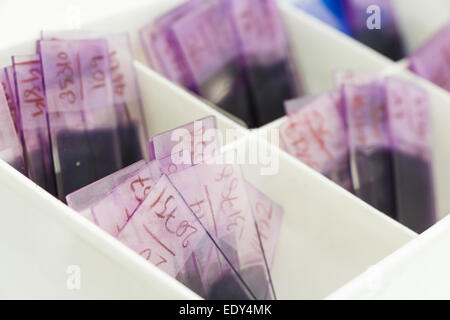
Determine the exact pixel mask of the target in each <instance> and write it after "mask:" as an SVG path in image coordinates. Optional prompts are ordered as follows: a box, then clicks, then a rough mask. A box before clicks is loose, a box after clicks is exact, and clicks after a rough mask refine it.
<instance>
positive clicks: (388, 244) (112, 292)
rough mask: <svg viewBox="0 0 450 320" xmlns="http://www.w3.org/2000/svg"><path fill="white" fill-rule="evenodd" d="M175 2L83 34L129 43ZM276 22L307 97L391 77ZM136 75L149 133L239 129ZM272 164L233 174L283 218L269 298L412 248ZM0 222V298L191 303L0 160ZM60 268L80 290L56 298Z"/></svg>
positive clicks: (323, 289)
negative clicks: (210, 123)
mask: <svg viewBox="0 0 450 320" xmlns="http://www.w3.org/2000/svg"><path fill="white" fill-rule="evenodd" d="M178 2H180V1H164V0H161V1H157V0H154V1H152V2H151V3H150V4H149V5H147V6H143V7H142V8H138V9H134V10H131V11H129V12H127V11H123V12H121V13H120V15H118V16H116V17H111V18H107V19H102V20H100V21H97V22H92V23H91V24H89V25H87V26H86V27H87V28H94V29H97V30H100V29H102V28H104V30H107V31H110V32H112V31H124V30H127V31H130V32H132V33H133V34H134V35H135V32H136V30H137V29H138V27H140V26H142V25H144V24H145V23H147V22H148V21H150V20H151V19H152V17H155V16H157V14H159V13H160V12H163V11H165V10H168V9H169V7H171V6H173V5H174V4H175V3H178ZM283 15H284V18H285V21H286V24H287V26H288V28H289V30H290V34H291V37H292V41H293V49H294V52H295V58H296V61H297V62H298V64H299V65H300V66H301V67H302V68H303V69H302V71H303V77H304V79H305V87H306V89H307V91H308V92H311V93H312V92H318V91H322V90H325V89H327V88H329V87H330V86H331V72H332V71H333V70H334V69H335V68H341V67H342V68H344V67H345V68H349V67H354V68H363V69H372V70H380V69H382V68H386V67H389V66H390V62H389V61H388V60H387V59H385V58H383V57H381V56H380V55H378V54H376V53H375V52H373V51H371V50H368V49H366V48H365V47H363V46H361V45H359V44H358V43H357V42H356V41H353V40H351V39H348V38H347V37H345V36H343V35H341V34H339V33H337V32H334V31H333V30H332V29H331V28H329V27H327V26H325V25H323V24H321V23H319V22H316V21H315V20H314V19H312V18H310V17H309V16H307V15H305V14H302V13H301V12H299V11H298V10H295V9H291V8H290V7H289V6H285V5H284V4H283ZM9 27H11V26H9ZM37 34H38V30H36V35H37ZM133 39H134V46H135V47H136V48H137V47H138V46H137V38H136V37H135V36H134V37H133ZM32 40H34V39H31V38H30V44H26V45H20V44H19V45H15V44H14V45H12V46H11V47H10V48H5V49H4V50H3V51H2V52H1V53H0V62H6V61H7V60H8V58H9V57H8V56H9V55H11V54H12V53H15V54H20V53H27V52H30V51H29V50H32V48H33V44H32V43H31V41H32ZM138 57H139V55H138ZM140 57H142V56H140ZM319 60H320V62H318V61H319ZM136 67H137V71H138V78H139V83H140V86H141V92H142V96H143V101H144V107H145V115H146V121H147V124H148V127H149V133H150V134H154V133H158V132H161V131H163V130H167V129H170V128H173V127H176V126H178V125H180V124H183V123H185V122H189V121H192V120H194V119H197V118H200V117H204V116H205V115H209V114H214V115H216V117H217V119H218V123H219V127H220V129H221V130H224V129H226V128H236V129H238V130H243V129H242V128H241V127H239V125H238V124H236V123H235V122H233V121H232V120H229V119H228V118H226V117H224V116H222V115H221V114H220V113H218V112H216V111H214V110H213V109H212V108H211V107H210V106H208V105H207V104H205V103H203V102H202V101H200V100H198V99H197V98H195V97H194V96H193V95H191V94H189V93H187V92H186V91H184V90H182V89H180V88H179V87H177V86H175V85H173V84H171V83H169V82H168V81H166V80H165V79H163V78H162V77H161V76H159V75H157V74H155V73H154V72H152V71H151V70H149V69H148V68H147V67H145V66H144V65H142V64H140V63H139V62H136ZM442 131H445V130H444V128H442ZM240 132H242V134H243V135H244V136H245V135H246V131H240ZM249 143H250V144H255V143H260V144H261V148H263V149H264V150H266V151H267V152H276V151H278V149H275V148H274V147H272V146H270V145H268V144H267V143H266V142H264V141H259V140H255V138H254V137H251V136H246V137H244V138H243V140H240V141H238V142H237V144H245V145H247V144H249ZM443 143H444V141H442V144H443ZM445 159H446V158H443V160H442V161H444V160H445ZM279 161H280V163H279V168H280V170H279V172H278V173H277V174H276V175H275V176H261V175H260V171H259V169H260V168H259V167H258V166H253V165H246V166H244V173H245V175H246V177H247V178H248V179H249V180H250V181H251V182H253V183H255V184H256V185H257V186H258V187H259V188H261V189H262V190H263V191H264V192H265V193H267V194H268V195H269V196H270V197H272V198H273V199H274V200H275V201H277V202H278V203H279V204H280V205H282V206H283V207H284V209H285V219H284V222H283V226H282V230H281V239H280V243H279V248H278V251H277V255H276V258H275V264H274V268H273V277H274V283H275V287H276V290H277V294H278V297H279V298H286V299H300V298H304V299H316V298H317V299H321V298H325V297H326V296H328V295H330V294H332V293H333V292H334V291H336V290H337V289H339V288H340V287H341V286H343V285H345V284H346V283H347V282H348V281H350V280H352V279H353V278H355V277H356V276H358V275H360V274H361V273H363V272H364V271H365V270H366V269H367V268H368V267H369V266H371V265H374V264H376V263H377V262H378V261H380V260H381V259H382V258H384V257H386V256H387V255H389V254H391V253H392V252H394V251H395V250H397V249H398V248H400V247H402V246H403V245H404V244H406V243H408V242H409V241H410V240H411V239H414V238H415V237H416V234H415V233H413V232H411V231H410V230H408V229H406V228H404V227H403V226H401V225H399V224H398V223H396V222H395V221H393V220H391V219H389V218H388V217H386V216H384V215H383V214H381V213H379V212H378V211H376V210H374V209H373V208H371V207H370V206H369V205H367V204H365V203H363V202H362V201H360V200H358V199H357V198H355V197H354V196H352V195H351V194H349V193H347V192H346V191H344V190H343V189H341V188H340V187H338V186H336V185H335V184H333V183H331V182H330V181H328V180H327V179H326V178H324V177H322V176H321V175H319V174H318V173H316V172H314V171H312V170H310V169H309V168H307V167H306V166H304V165H303V164H301V163H300V162H298V161H296V160H295V159H293V158H292V157H290V156H288V155H286V154H284V153H280V157H279ZM0 213H1V215H2V223H1V224H0V243H1V245H0V254H1V255H2V263H1V264H0V283H1V286H0V297H4V298H19V297H20V298H160V299H169V298H188V299H190V298H196V297H197V296H196V295H195V294H193V293H192V292H191V291H189V290H188V289H186V288H185V287H184V286H182V285H181V284H179V283H178V282H177V281H175V280H173V279H171V278H170V277H168V276H166V275H165V274H163V273H162V272H160V271H159V270H158V269H157V268H155V267H154V266H152V265H151V264H149V263H147V262H146V261H145V260H144V259H142V258H141V257H139V256H138V255H137V254H135V253H134V252H132V251H131V250H129V249H127V248H126V247H125V246H124V245H122V244H121V243H119V242H118V241H117V240H115V239H114V238H112V237H110V236H109V235H107V234H106V233H104V232H103V231H101V230H100V229H98V228H97V227H96V226H94V225H92V224H91V223H90V222H88V221H86V220H84V219H83V218H82V217H80V216H79V215H78V214H77V213H76V212H74V211H73V210H71V209H70V208H68V207H67V206H65V205H63V204H62V203H61V202H59V201H58V200H56V199H54V198H53V197H51V196H50V195H49V194H47V193H46V192H44V191H43V190H42V189H40V188H39V187H37V186H36V185H34V184H33V183H32V182H31V181H29V180H28V179H26V178H25V177H23V176H21V175H20V174H18V173H17V172H15V171H14V170H13V169H12V168H10V167H9V166H8V165H6V164H5V163H4V162H1V161H0ZM71 265H76V266H79V267H80V270H81V289H80V290H69V289H68V288H67V285H66V282H67V279H68V277H69V275H68V274H66V270H67V268H68V267H69V266H71Z"/></svg>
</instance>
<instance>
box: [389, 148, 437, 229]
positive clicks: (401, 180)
mask: <svg viewBox="0 0 450 320" xmlns="http://www.w3.org/2000/svg"><path fill="white" fill-rule="evenodd" d="M394 165H395V183H396V184H395V185H396V196H397V219H398V221H399V222H400V223H402V224H404V225H406V226H407V227H408V228H410V229H412V230H414V231H416V232H418V233H421V232H423V231H425V230H427V229H428V228H429V227H431V226H432V225H433V224H434V223H435V222H436V216H435V199H434V192H433V175H432V169H431V166H430V163H429V162H428V161H425V160H423V159H422V158H420V157H417V156H411V155H408V154H406V153H403V152H399V151H395V152H394Z"/></svg>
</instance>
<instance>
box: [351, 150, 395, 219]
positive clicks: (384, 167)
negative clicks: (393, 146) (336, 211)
mask: <svg viewBox="0 0 450 320" xmlns="http://www.w3.org/2000/svg"><path fill="white" fill-rule="evenodd" d="M355 166H356V168H357V170H358V180H359V188H355V193H356V195H357V196H358V197H359V198H361V199H362V200H364V201H366V202H367V203H369V204H370V205H372V206H373V207H375V208H376V209H378V210H380V211H381V212H383V213H385V214H387V215H388V216H390V217H392V218H394V219H395V218H396V209H395V190H394V172H393V163H392V151H391V150H388V149H386V148H377V149H375V150H361V149H356V151H355Z"/></svg>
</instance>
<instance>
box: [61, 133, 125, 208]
mask: <svg viewBox="0 0 450 320" xmlns="http://www.w3.org/2000/svg"><path fill="white" fill-rule="evenodd" d="M115 139H116V133H115V132H114V131H113V130H107V129H97V130H92V131H90V132H89V133H87V132H79V131H68V130H63V131H60V132H58V135H57V145H58V146H59V148H60V152H59V157H60V159H59V160H60V164H61V173H60V177H59V181H60V184H61V187H62V190H61V191H62V194H60V199H65V198H66V196H67V195H68V194H70V193H72V192H74V191H76V190H78V189H81V188H82V187H84V186H87V185H88V184H90V183H92V182H95V181H97V180H99V179H101V178H104V177H106V176H107V175H109V174H111V173H113V172H115V171H117V170H119V169H120V164H119V163H117V161H116V159H117V157H116V155H115V152H114V151H115V148H114V144H115ZM60 193H61V192H60Z"/></svg>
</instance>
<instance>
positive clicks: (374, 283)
mask: <svg viewBox="0 0 450 320" xmlns="http://www.w3.org/2000/svg"><path fill="white" fill-rule="evenodd" d="M449 247H450V217H446V218H445V219H443V220H442V221H441V222H439V223H437V224H435V225H434V226H433V227H431V228H430V229H428V230H427V231H425V232H424V233H423V234H421V235H420V237H418V238H417V239H416V240H414V241H411V242H410V243H408V244H407V245H406V246H404V247H403V248H401V249H399V250H398V251H397V252H395V253H394V254H392V255H390V256H389V257H387V258H385V259H384V260H382V261H381V262H380V263H378V264H377V265H376V266H375V267H373V268H371V269H369V270H368V271H366V272H365V273H363V274H362V275H360V276H359V277H357V278H356V279H354V280H353V281H351V282H349V283H348V284H347V285H345V286H344V287H343V288H341V289H340V290H338V291H337V292H335V293H333V294H332V295H330V296H329V297H328V298H327V299H330V300H342V299H402V300H403V299H413V300H415V299H421V300H422V299H433V300H435V299H450V291H449V289H448V288H449V287H450V275H449V272H448V270H449V268H450V258H449V255H448V251H449Z"/></svg>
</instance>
